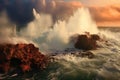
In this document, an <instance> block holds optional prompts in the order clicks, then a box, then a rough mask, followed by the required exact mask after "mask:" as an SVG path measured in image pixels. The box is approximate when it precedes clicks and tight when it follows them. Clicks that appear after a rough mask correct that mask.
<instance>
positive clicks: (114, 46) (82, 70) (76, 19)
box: [0, 7, 120, 80]
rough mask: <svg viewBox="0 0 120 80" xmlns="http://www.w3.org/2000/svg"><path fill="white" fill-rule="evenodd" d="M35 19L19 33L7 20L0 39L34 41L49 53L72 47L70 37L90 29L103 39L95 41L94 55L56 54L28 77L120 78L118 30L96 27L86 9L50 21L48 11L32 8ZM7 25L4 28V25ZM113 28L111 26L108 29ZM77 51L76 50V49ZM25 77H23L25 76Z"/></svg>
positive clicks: (48, 79) (66, 79)
mask: <svg viewBox="0 0 120 80" xmlns="http://www.w3.org/2000/svg"><path fill="white" fill-rule="evenodd" d="M33 13H34V16H35V20H34V21H32V22H30V23H29V24H28V25H27V26H26V27H24V28H23V29H21V30H20V31H19V32H18V31H16V28H17V27H16V25H14V24H12V23H11V22H9V21H7V20H8V19H7V16H6V15H5V16H4V17H6V19H5V21H4V24H3V22H1V23H0V24H2V25H0V38H1V39H0V42H1V43H2V41H4V42H8V41H9V42H12V43H21V42H25V43H30V42H31V43H34V44H35V45H37V46H38V47H39V49H40V51H43V52H48V51H54V50H59V51H63V50H64V49H66V48H73V44H72V43H70V41H69V38H70V37H71V36H72V35H74V34H83V33H84V32H86V31H87V32H90V33H91V34H98V33H100V36H101V38H102V39H104V41H108V43H107V44H106V43H105V42H98V44H99V46H100V47H99V48H98V49H97V50H91V52H92V53H94V54H95V58H93V59H88V58H81V57H76V56H74V55H71V54H70V53H71V52H68V53H67V54H66V55H62V54H58V55H56V56H55V58H56V61H55V62H53V63H51V65H50V66H49V67H48V68H47V69H46V70H45V71H43V72H42V73H36V74H35V75H34V76H33V77H32V78H30V80H39V79H41V80H119V79H120V61H119V60H120V38H119V35H120V31H118V32H112V30H111V31H110V30H104V29H103V30H98V29H97V26H96V23H95V22H94V20H92V18H91V15H90V13H89V10H88V9H87V8H84V7H82V8H80V9H78V10H77V11H76V12H75V13H74V15H73V16H71V17H70V19H69V20H68V21H67V22H66V21H58V22H57V23H55V24H53V22H52V18H51V15H50V14H38V13H36V11H35V10H33ZM5 26H6V27H5ZM10 26H11V27H10ZM111 29H112V28H111ZM76 52H79V51H76ZM24 80H26V78H25V79H24Z"/></svg>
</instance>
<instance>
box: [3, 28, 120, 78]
mask: <svg viewBox="0 0 120 80" xmlns="http://www.w3.org/2000/svg"><path fill="white" fill-rule="evenodd" d="M99 30H100V31H101V32H104V34H105V35H106V38H104V39H105V40H107V41H108V43H107V44H104V43H98V44H99V46H100V47H99V48H97V49H96V50H90V51H91V52H92V53H93V54H94V55H95V57H94V58H92V59H89V58H86V57H85V58H84V57H77V56H75V55H73V54H70V53H71V51H68V52H67V53H66V52H64V51H62V52H61V53H60V52H59V53H60V54H57V55H55V56H54V57H55V60H54V61H53V62H51V63H50V64H49V66H48V67H47V68H46V69H45V70H40V71H39V70H38V71H35V72H28V73H25V74H24V75H18V76H14V75H16V74H12V75H7V76H6V77H5V78H4V79H2V80H120V37H119V35H120V28H111V27H109V28H108V27H107V28H99ZM110 34H111V35H110ZM107 35H108V37H107ZM113 36H114V38H113ZM74 51H75V52H76V53H77V52H79V50H74ZM72 52H73V51H72ZM62 53H66V54H62Z"/></svg>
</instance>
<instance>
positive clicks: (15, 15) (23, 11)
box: [0, 0, 120, 26]
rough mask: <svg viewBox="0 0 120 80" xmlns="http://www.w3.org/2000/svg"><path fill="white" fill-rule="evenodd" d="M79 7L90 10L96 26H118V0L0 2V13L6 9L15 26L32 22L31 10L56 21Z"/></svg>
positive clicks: (119, 20)
mask: <svg viewBox="0 0 120 80" xmlns="http://www.w3.org/2000/svg"><path fill="white" fill-rule="evenodd" d="M45 1H46V3H45ZM81 6H82V7H87V8H88V9H89V10H90V13H91V16H92V18H93V19H94V20H95V22H96V23H97V25H98V26H120V0H0V11H2V9H6V10H7V13H8V16H9V17H10V19H11V20H12V21H13V22H15V23H17V24H27V23H28V22H30V21H32V20H33V19H34V16H33V13H32V10H33V8H35V9H36V11H37V12H39V13H41V12H45V13H49V14H51V15H52V16H53V19H54V20H56V19H59V17H64V16H66V15H67V16H68V15H71V14H72V13H73V12H74V11H75V10H76V9H77V8H80V7H81ZM58 16H59V17H58Z"/></svg>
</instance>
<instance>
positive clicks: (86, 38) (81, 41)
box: [72, 34, 100, 50]
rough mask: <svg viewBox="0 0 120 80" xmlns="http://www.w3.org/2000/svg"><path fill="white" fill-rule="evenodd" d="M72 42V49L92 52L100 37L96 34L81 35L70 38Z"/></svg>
mask: <svg viewBox="0 0 120 80" xmlns="http://www.w3.org/2000/svg"><path fill="white" fill-rule="evenodd" d="M72 38H73V39H75V40H74V47H75V48H77V49H82V50H92V49H96V48H97V42H96V41H97V40H100V37H99V36H98V35H97V34H82V35H79V34H78V35H77V36H76V37H72Z"/></svg>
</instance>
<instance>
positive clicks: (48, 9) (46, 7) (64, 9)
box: [35, 0, 82, 21]
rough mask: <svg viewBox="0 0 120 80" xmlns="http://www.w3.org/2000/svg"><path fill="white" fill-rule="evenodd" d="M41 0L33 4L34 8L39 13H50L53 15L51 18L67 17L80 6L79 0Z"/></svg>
mask: <svg viewBox="0 0 120 80" xmlns="http://www.w3.org/2000/svg"><path fill="white" fill-rule="evenodd" d="M42 3H43V2H42V0H38V1H37V2H36V3H35V4H36V6H35V9H36V10H37V12H39V13H43V12H44V13H50V14H51V15H52V16H53V20H54V21H56V20H58V19H63V20H64V19H68V17H69V16H71V15H72V14H73V13H74V11H75V10H76V9H78V8H80V7H81V6H82V4H81V3H80V2H79V1H69V2H65V1H63V0H59V1H58V0H52V1H49V2H46V3H45V4H42Z"/></svg>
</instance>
